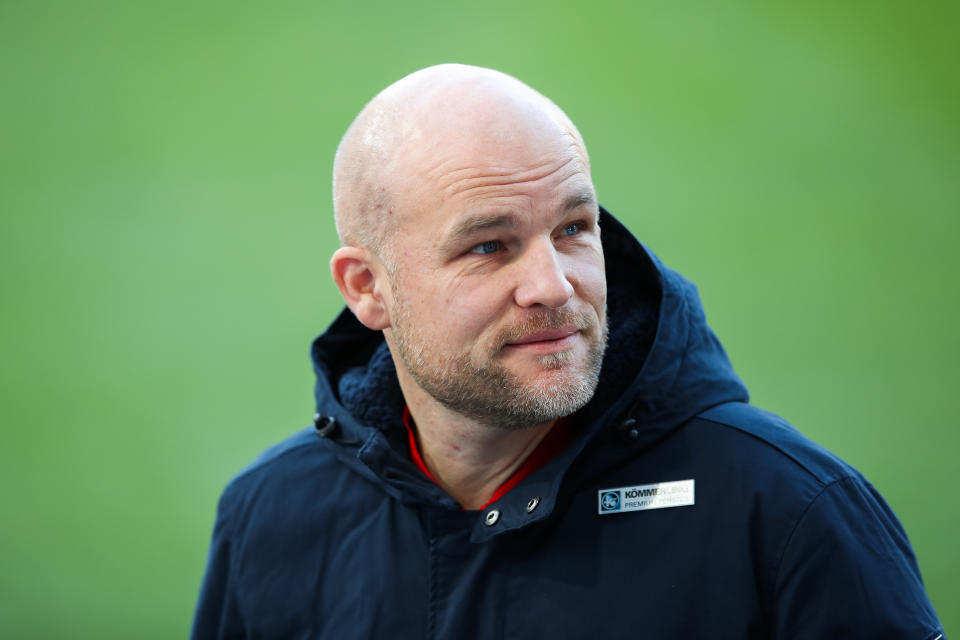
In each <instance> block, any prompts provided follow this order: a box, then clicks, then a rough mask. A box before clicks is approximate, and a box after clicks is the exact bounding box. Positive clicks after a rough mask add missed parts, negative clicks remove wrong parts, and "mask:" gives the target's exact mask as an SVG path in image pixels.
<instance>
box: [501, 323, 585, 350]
mask: <svg viewBox="0 0 960 640" xmlns="http://www.w3.org/2000/svg"><path fill="white" fill-rule="evenodd" d="M578 331H579V329H577V328H576V327H575V326H573V325H567V326H565V327H560V328H559V329H547V330H546V331H537V332H536V333H531V334H528V335H525V336H523V337H522V338H520V339H519V340H514V341H513V342H508V343H507V346H509V347H522V346H526V345H535V344H539V343H551V342H558V341H561V340H564V339H565V338H569V337H570V336H572V335H574V334H575V333H577V332H578Z"/></svg>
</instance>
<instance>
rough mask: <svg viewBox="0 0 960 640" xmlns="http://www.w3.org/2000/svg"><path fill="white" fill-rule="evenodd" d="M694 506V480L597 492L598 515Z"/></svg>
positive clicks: (639, 485)
mask: <svg viewBox="0 0 960 640" xmlns="http://www.w3.org/2000/svg"><path fill="white" fill-rule="evenodd" d="M692 504H693V480H692V479H691V480H676V481H674V482H657V483H654V484H638V485H637V486H635V487H618V488H616V489H600V491H598V492H597V513H599V514H600V515H606V514H608V513H623V512H625V511H645V510H647V509H666V508H668V507H688V506H690V505H692Z"/></svg>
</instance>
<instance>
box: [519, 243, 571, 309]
mask: <svg viewBox="0 0 960 640" xmlns="http://www.w3.org/2000/svg"><path fill="white" fill-rule="evenodd" d="M516 266H517V272H518V276H517V287H516V290H515V291H514V300H515V301H516V303H517V304H518V305H519V306H521V307H532V306H535V305H538V304H542V305H544V306H546V307H550V308H551V309H556V308H558V307H562V306H563V305H565V304H566V303H567V302H568V301H569V300H570V298H572V297H573V284H572V283H571V282H570V280H569V279H568V278H567V274H566V272H565V270H564V267H563V264H562V262H561V256H560V255H559V254H558V253H557V250H556V248H555V247H554V246H553V243H551V242H550V241H546V242H543V243H538V244H536V245H531V246H530V247H528V248H527V250H526V251H525V252H524V256H523V259H522V260H520V261H519V262H518V264H517V265H516Z"/></svg>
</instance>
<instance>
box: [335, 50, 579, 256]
mask: <svg viewBox="0 0 960 640" xmlns="http://www.w3.org/2000/svg"><path fill="white" fill-rule="evenodd" d="M545 136H547V137H557V138H559V139H564V140H565V141H566V143H567V144H568V145H569V146H571V147H574V148H575V149H576V150H577V152H578V155H580V156H581V157H582V159H583V161H584V164H588V161H587V152H586V147H585V146H584V143H583V139H582V138H581V136H580V133H579V132H578V131H577V129H576V127H574V125H573V123H572V122H571V121H570V119H569V118H567V116H566V114H564V113H563V111H561V110H560V108H559V107H557V106H556V105H555V104H554V103H553V102H551V101H550V100H549V99H548V98H546V97H545V96H543V95H542V94H540V93H538V92H537V91H535V90H533V89H532V88H530V87H529V86H527V85H526V84H524V83H522V82H520V81H519V80H517V79H516V78H514V77H512V76H508V75H506V74H504V73H501V72H499V71H494V70H492V69H484V68H480V67H471V66H466V65H458V64H444V65H438V66H434V67H428V68H426V69H421V70H420V71H417V72H415V73H412V74H410V75H408V76H406V77H405V78H402V79H401V80H399V81H397V82H395V83H394V84H392V85H390V86H389V87H387V88H386V89H384V90H383V91H381V92H380V93H379V94H378V95H377V96H376V97H374V99H373V100H371V101H370V103H369V104H367V106H366V107H364V109H363V110H362V111H361V112H360V114H359V115H358V116H357V117H356V119H355V120H354V121H353V123H352V124H351V125H350V128H349V129H348V130H347V133H346V134H345V135H344V137H343V140H342V141H341V142H340V146H339V147H338V148H337V154H336V158H335V159H334V170H333V201H334V214H335V216H336V223H337V232H338V234H339V235H340V241H341V243H342V244H344V245H351V246H359V247H364V248H366V249H369V250H370V251H372V252H373V253H374V254H376V255H380V256H382V255H383V254H384V250H385V249H386V248H387V245H388V242H387V239H388V238H389V237H390V235H391V234H392V233H393V231H394V230H395V229H396V228H397V227H398V226H399V225H400V223H401V222H402V221H403V219H404V218H405V216H406V215H407V214H409V213H410V211H409V208H410V206H411V205H410V202H411V199H410V198H408V197H406V196H407V195H408V194H410V193H413V192H415V191H417V189H418V188H419V187H420V186H421V185H422V184H423V183H424V181H425V180H426V178H427V177H428V176H429V175H430V174H431V172H434V171H436V169H437V167H436V164H437V163H438V162H441V161H440V160H438V158H442V157H444V154H445V153H446V155H448V156H449V152H450V151H451V150H455V151H462V152H463V153H464V154H468V153H474V152H477V151H478V150H481V151H482V150H488V151H491V150H492V151H491V152H493V153H495V150H496V149H497V148H498V147H510V146H516V145H523V144H524V143H525V141H529V140H531V139H533V138H542V137H545Z"/></svg>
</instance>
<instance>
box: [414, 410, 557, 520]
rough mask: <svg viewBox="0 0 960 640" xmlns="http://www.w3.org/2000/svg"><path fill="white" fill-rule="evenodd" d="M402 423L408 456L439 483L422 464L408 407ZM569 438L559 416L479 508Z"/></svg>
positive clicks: (550, 457)
mask: <svg viewBox="0 0 960 640" xmlns="http://www.w3.org/2000/svg"><path fill="white" fill-rule="evenodd" d="M403 425H404V426H405V427H406V428H407V441H408V443H409V445H410V457H411V458H413V463H414V464H415V465H417V468H418V469H420V471H422V472H423V473H424V474H425V475H426V476H427V477H428V478H430V479H431V480H433V482H434V483H435V484H438V485H439V484H440V483H439V482H437V479H436V478H434V477H433V474H432V473H430V470H429V469H427V465H426V464H424V462H423V456H421V455H420V448H419V447H418V446H417V438H416V436H415V435H414V433H413V416H411V415H410V409H409V407H404V408H403ZM571 438H572V434H571V432H570V420H569V419H568V418H561V419H560V420H558V421H557V423H556V424H555V425H553V428H552V429H550V432H549V433H548V434H547V435H546V437H545V438H544V439H543V440H541V441H540V444H538V445H537V448H536V449H534V450H533V453H531V454H530V455H529V456H528V457H527V459H526V460H524V461H523V464H522V465H520V468H518V469H517V470H516V471H514V472H513V475H512V476H510V477H509V478H507V480H506V482H504V483H503V484H502V485H500V487H499V488H498V489H497V490H496V491H494V492H493V495H492V496H491V497H490V499H489V500H487V502H486V504H484V505H483V506H482V507H480V510H483V509H486V508H487V507H489V506H490V505H491V504H493V503H494V502H496V501H497V500H499V499H500V498H502V497H503V496H504V495H506V493H507V492H508V491H510V490H511V489H513V488H514V487H515V486H517V485H518V484H520V482H522V481H523V479H524V478H526V477H527V476H528V475H530V474H531V473H533V472H534V471H536V470H537V469H539V468H540V467H542V466H543V465H545V464H547V463H548V462H550V461H551V460H553V459H554V458H555V457H556V456H557V455H558V454H559V453H560V452H561V451H563V450H564V449H566V448H567V445H568V444H570V440H571Z"/></svg>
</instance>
